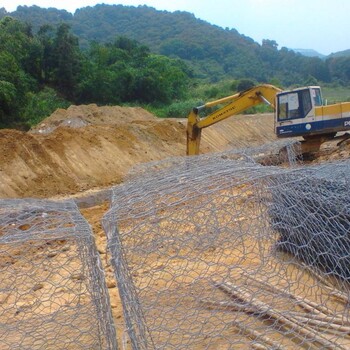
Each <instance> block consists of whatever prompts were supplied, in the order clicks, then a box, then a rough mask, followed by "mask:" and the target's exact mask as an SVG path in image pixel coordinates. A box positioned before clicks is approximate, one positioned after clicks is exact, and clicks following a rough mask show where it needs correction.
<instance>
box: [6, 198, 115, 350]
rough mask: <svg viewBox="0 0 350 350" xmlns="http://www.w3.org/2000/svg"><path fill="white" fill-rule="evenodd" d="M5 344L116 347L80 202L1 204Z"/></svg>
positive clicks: (101, 278)
mask: <svg viewBox="0 0 350 350" xmlns="http://www.w3.org/2000/svg"><path fill="white" fill-rule="evenodd" d="M0 271H1V272H0V274H1V279H0V339H1V342H0V349H1V350H9V349H11V350H13V349H21V350H23V349H28V350H29V349H30V350H37V349H45V350H46V349H50V350H55V349H74V350H76V349H84V350H86V349H93V350H96V349H103V350H105V349H116V348H117V345H116V332H115V328H114V324H113V320H112V316H111V311H110V310H111V309H110V304H109V296H108V292H107V288H106V285H105V281H104V275H103V271H102V268H101V263H100V260H99V255H98V252H97V250H96V247H95V243H94V240H93V236H92V233H91V230H90V227H89V225H88V223H87V222H86V221H85V219H84V218H83V217H82V216H81V215H80V213H79V211H78V208H77V206H76V205H75V204H74V202H73V201H64V202H52V201H44V200H1V201H0Z"/></svg>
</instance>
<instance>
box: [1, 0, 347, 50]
mask: <svg viewBox="0 0 350 350" xmlns="http://www.w3.org/2000/svg"><path fill="white" fill-rule="evenodd" d="M99 3H104V4H109V5H112V4H116V5H118V4H120V5H125V6H139V5H147V6H150V7H154V8H155V9H157V10H167V11H171V12H173V11H187V12H190V13H193V14H194V15H195V16H196V17H197V18H199V19H202V20H205V21H207V22H209V23H211V24H215V25H218V26H220V27H223V28H230V29H231V28H234V29H236V30H237V31H238V32H239V33H240V34H243V35H246V36H248V37H250V38H252V39H253V40H254V41H256V42H258V43H259V44H261V42H262V40H263V39H270V40H275V41H276V42H277V44H278V45H279V48H281V47H288V48H291V49H314V50H316V51H318V52H319V53H322V54H324V55H328V54H330V53H332V52H337V51H343V50H347V49H350V40H349V34H348V33H349V32H350V20H349V14H350V0H216V1H213V0H124V1H122V0H119V1H110V0H102V1H94V0H87V1H84V0H61V1H57V0H0V8H1V7H5V9H6V10H7V11H8V12H12V11H15V10H16V8H17V6H19V5H21V6H31V5H37V6H40V7H44V8H48V7H55V8H57V9H65V10H67V11H69V12H72V13H74V12H75V10H76V9H78V8H82V7H86V6H94V5H96V4H99Z"/></svg>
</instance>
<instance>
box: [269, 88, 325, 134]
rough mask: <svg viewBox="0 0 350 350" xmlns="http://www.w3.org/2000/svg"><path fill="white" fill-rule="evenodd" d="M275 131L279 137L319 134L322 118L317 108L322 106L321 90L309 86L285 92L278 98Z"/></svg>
mask: <svg viewBox="0 0 350 350" xmlns="http://www.w3.org/2000/svg"><path fill="white" fill-rule="evenodd" d="M276 99H277V101H276V107H277V108H276V120H275V131H276V135H277V137H293V136H304V135H308V134H312V133H315V132H317V131H318V130H319V129H320V128H321V127H322V125H321V124H317V122H322V116H318V115H316V113H315V112H316V108H315V107H319V106H322V95H321V88H320V87H319V86H309V87H303V88H299V89H294V90H289V91H283V92H280V93H278V94H277V96H276Z"/></svg>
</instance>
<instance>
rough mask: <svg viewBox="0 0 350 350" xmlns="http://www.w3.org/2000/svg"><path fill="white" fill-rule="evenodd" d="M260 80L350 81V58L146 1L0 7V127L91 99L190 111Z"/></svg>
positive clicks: (25, 123)
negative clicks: (72, 9) (298, 49)
mask: <svg viewBox="0 0 350 350" xmlns="http://www.w3.org/2000/svg"><path fill="white" fill-rule="evenodd" d="M233 26H234V23H233ZM256 83H273V84H275V85H278V86H280V87H282V88H287V87H291V86H294V85H299V86H300V85H307V84H313V85H314V84H320V85H327V84H328V85H330V84H332V85H333V86H349V85H350V56H339V57H338V56H336V55H334V56H332V57H329V58H327V59H326V60H324V59H320V58H317V57H305V56H302V55H301V54H298V53H295V52H294V51H292V50H289V49H287V48H281V49H279V48H278V44H277V43H276V42H275V41H274V40H270V39H265V40H263V42H262V43H261V44H259V43H256V42H254V41H253V40H252V39H251V38H248V37H246V36H244V35H241V34H239V33H238V32H237V31H236V30H235V29H232V28H231V29H229V28H226V29H223V28H220V27H218V26H214V25H211V24H209V23H207V22H205V21H202V20H200V19H197V18H195V16H194V15H192V14H190V13H187V12H179V11H177V12H173V13H171V12H167V11H157V10H155V9H154V8H150V7H147V6H139V7H131V6H121V5H113V6H111V5H96V6H95V7H85V8H82V9H80V10H77V11H76V13H75V14H74V15H72V14H70V13H68V12H67V11H62V10H57V9H54V8H50V9H42V8H40V7H37V6H31V7H26V6H20V7H18V8H17V11H15V12H13V13H7V12H6V10H5V9H3V8H2V9H0V127H25V128H27V127H29V126H30V125H34V124H36V123H38V122H39V121H40V120H41V119H43V118H44V117H46V116H48V115H49V114H51V113H52V112H53V111H54V110H55V109H56V108H58V107H66V106H68V105H69V104H87V103H97V104H99V105H108V104H134V105H136V104H137V105H142V106H143V107H145V108H147V109H148V110H151V111H152V112H154V113H155V114H157V115H158V116H163V117H167V116H172V117H183V116H185V115H186V114H187V112H188V110H189V109H190V108H191V107H192V106H195V105H198V104H200V103H202V102H203V101H206V100H208V99H213V98H219V97H222V96H225V95H228V94H231V93H234V92H235V91H237V90H241V89H244V88H246V87H248V86H250V85H251V84H256Z"/></svg>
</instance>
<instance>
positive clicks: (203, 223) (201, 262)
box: [103, 146, 350, 349]
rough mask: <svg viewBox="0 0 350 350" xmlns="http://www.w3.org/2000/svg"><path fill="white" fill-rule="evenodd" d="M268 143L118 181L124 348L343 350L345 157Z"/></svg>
mask: <svg viewBox="0 0 350 350" xmlns="http://www.w3.org/2000/svg"><path fill="white" fill-rule="evenodd" d="M269 147H271V146H269ZM288 149H289V150H288V152H286V153H285V154H287V155H288V154H289V157H291V156H293V149H292V148H288ZM270 151H271V149H268V148H267V147H266V148H264V147H261V148H259V149H251V150H245V151H236V152H228V153H222V154H214V155H206V156H201V157H189V158H181V159H180V158H179V159H171V160H167V161H163V162H160V163H154V164H151V165H148V166H143V167H141V168H139V169H138V171H137V172H135V173H134V174H133V175H132V176H130V178H129V180H128V181H126V182H125V183H124V184H122V185H120V186H118V187H116V188H114V191H113V199H112V206H111V209H110V210H109V212H108V213H107V214H106V216H105V217H104V220H103V223H104V227H105V230H106V232H107V234H108V242H109V248H110V251H111V253H112V262H113V264H114V267H115V271H116V277H117V280H118V287H119V290H120V294H121V299H122V303H123V308H124V317H125V319H126V324H127V328H128V329H127V331H128V334H129V338H130V343H131V348H132V349H296V348H301V349H349V348H350V338H349V335H348V334H350V315H349V308H348V295H349V291H350V289H349V285H348V280H349V278H350V275H349V268H348V266H349V265H350V249H349V243H350V242H349V237H348V236H349V221H350V220H349V219H350V204H349V201H348V198H349V194H350V186H349V185H350V184H349V170H350V162H349V161H345V162H342V163H332V164H325V165H319V166H303V165H300V164H299V165H298V164H297V163H296V162H295V158H292V159H291V160H292V165H293V166H290V164H289V165H288V164H286V163H283V162H281V161H280V160H278V156H277V155H276V157H277V158H275V160H277V161H276V164H277V163H278V164H279V166H274V165H271V164H272V162H270V160H271V154H273V153H277V152H276V150H275V152H270ZM264 157H265V159H264ZM266 157H267V159H268V161H267V162H266ZM269 159H270V160H269ZM266 163H268V164H270V165H268V166H264V165H262V164H266Z"/></svg>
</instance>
